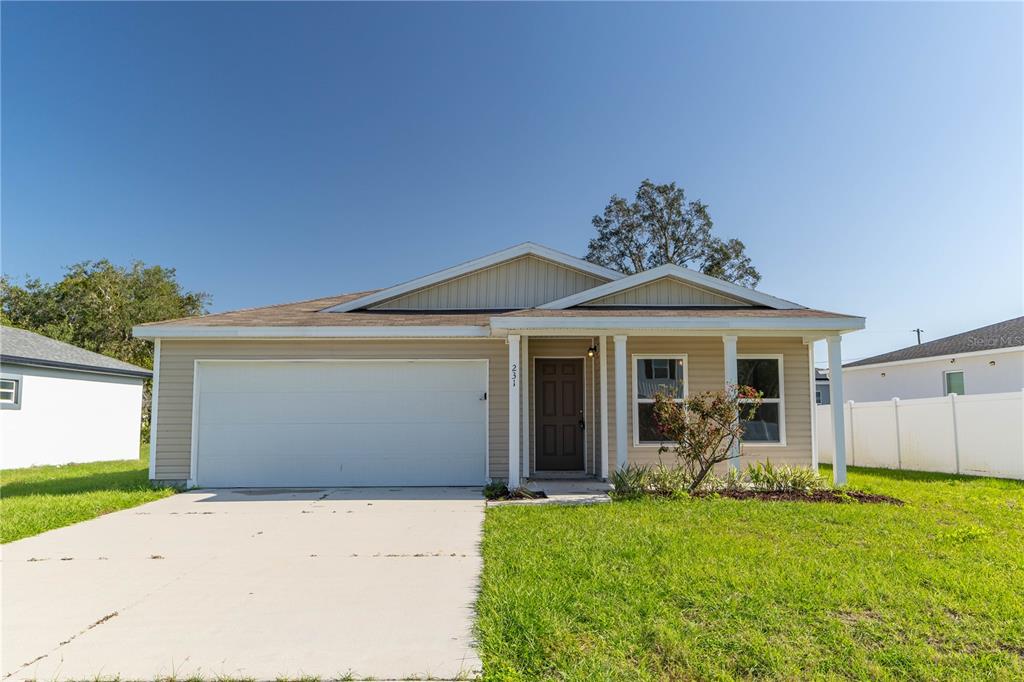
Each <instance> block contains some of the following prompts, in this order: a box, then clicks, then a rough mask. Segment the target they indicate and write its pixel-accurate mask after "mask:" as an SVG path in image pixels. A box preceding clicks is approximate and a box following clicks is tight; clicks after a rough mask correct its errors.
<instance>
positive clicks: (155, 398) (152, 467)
mask: <svg viewBox="0 0 1024 682" xmlns="http://www.w3.org/2000/svg"><path fill="white" fill-rule="evenodd" d="M159 400H160V339H157V340H156V341H154V342H153V393H152V395H151V397H150V399H149V480H151V481H155V480H156V418H157V407H158V405H157V403H158V402H159ZM194 477H195V472H190V473H189V478H194Z"/></svg>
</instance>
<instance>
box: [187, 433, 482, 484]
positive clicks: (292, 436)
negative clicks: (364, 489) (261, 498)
mask: <svg viewBox="0 0 1024 682" xmlns="http://www.w3.org/2000/svg"><path fill="white" fill-rule="evenodd" d="M483 435H484V434H483V433H482V431H481V428H480V426H479V425H477V424H395V425H393V426H391V427H389V428H388V430H387V433H386V440H385V441H384V442H382V437H381V429H380V428H379V426H378V425H375V424H249V425H246V428H244V429H238V428H237V427H235V426H233V425H209V426H204V427H203V428H202V429H201V431H200V438H201V440H202V443H203V449H202V455H203V460H202V462H200V469H201V471H200V474H201V475H205V474H207V473H210V469H209V468H207V466H206V465H207V463H208V462H212V461H214V460H221V461H225V460H226V459H239V460H242V461H240V462H238V463H239V464H241V465H242V466H244V460H247V459H248V458H249V457H255V456H258V455H260V454H261V453H264V452H267V453H270V454H272V455H278V454H280V455H281V456H286V457H295V456H302V455H304V454H306V453H309V454H311V455H317V456H319V455H330V456H333V457H340V458H344V457H346V456H349V455H361V454H365V453H376V454H377V455H378V456H379V457H383V456H386V455H388V454H389V453H393V452H403V451H405V450H412V451H414V452H416V453H417V454H418V455H420V456H423V457H429V456H434V455H447V453H452V454H458V453H462V452H474V453H477V454H479V444H480V440H481V438H482V437H483ZM411 443H414V444H415V445H414V446H413V445H410V444H411ZM228 473H230V472H228Z"/></svg>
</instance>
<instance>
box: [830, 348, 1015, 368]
mask: <svg viewBox="0 0 1024 682" xmlns="http://www.w3.org/2000/svg"><path fill="white" fill-rule="evenodd" d="M1022 352H1024V346H1008V347H1006V348H986V349H985V350H970V351H967V352H964V353H948V354H946V355H929V356H928V357H926V358H907V359H906V360H889V361H888V362H872V363H871V364H870V365H857V366H856V367H849V366H846V365H844V366H843V371H844V372H856V371H857V370H860V369H877V368H879V367H893V366H895V365H916V364H918V363H922V362H935V361H937V360H942V361H945V360H953V359H954V358H973V357H979V356H982V355H998V354H1002V353H1022Z"/></svg>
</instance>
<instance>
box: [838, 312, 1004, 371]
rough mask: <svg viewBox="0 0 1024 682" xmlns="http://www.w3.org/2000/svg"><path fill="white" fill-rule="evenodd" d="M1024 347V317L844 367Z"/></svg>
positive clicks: (847, 364)
mask: <svg viewBox="0 0 1024 682" xmlns="http://www.w3.org/2000/svg"><path fill="white" fill-rule="evenodd" d="M1016 346H1024V317H1015V318H1013V319H1012V320H1005V321H1003V322H996V323H995V324H990V325H988V326H985V327H978V328H977V329H972V330H970V331H967V332H963V333H961V334H954V335H953V336H947V337H945V338H942V339H935V340H934V341H928V342H927V343H922V344H918V345H915V346H907V347H906V348H900V349H899V350H894V351H892V352H889V353H882V354H881V355H874V356H872V357H870V358H864V359H862V360H857V361H856V362H848V363H846V364H845V365H843V367H860V366H861V365H876V364H878V363H881V362H898V361H900V360H917V359H920V358H931V357H939V356H943V355H957V354H959V353H972V352H975V351H979V350H995V349H997V348H1014V347H1016Z"/></svg>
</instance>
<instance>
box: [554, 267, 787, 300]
mask: <svg viewBox="0 0 1024 682" xmlns="http://www.w3.org/2000/svg"><path fill="white" fill-rule="evenodd" d="M664 277H669V278H672V279H676V280H679V281H681V282H684V283H686V284H692V285H694V286H697V287H699V288H701V289H706V290H709V291H713V292H715V293H718V294H722V295H723V296H728V297H730V298H738V299H741V300H744V301H748V302H750V303H754V304H758V305H766V306H768V307H769V308H775V309H777V310H800V309H803V308H804V306H802V305H799V304H797V303H793V302H792V301H787V300H785V299H782V298H777V297H775V296H769V295H768V294H763V293H761V292H760V291H755V290H754V289H748V288H746V287H741V286H740V285H738V284H733V283H732V282H726V281H725V280H722V279H718V278H717V277H710V276H708V275H705V274H703V273H700V272H697V271H695V270H690V269H689V268H684V267H681V266H679V265H673V264H667V265H659V266H658V267H656V268H652V269H650V270H644V271H643V272H638V273H637V274H635V275H629V276H628V277H622V278H621V279H617V280H614V281H612V282H608V283H607V284H602V285H601V286H597V287H594V288H592V289H587V290H586V291H581V292H579V293H578V294H573V295H572V296H566V297H565V298H560V299H558V300H556V301H551V302H550V303H545V304H544V305H541V306H537V307H538V308H544V309H547V310H564V309H566V308H571V307H573V306H576V305H580V304H582V303H587V302H589V301H595V300H597V299H599V298H604V297H605V296H610V295H611V294H617V293H619V292H621V291H626V290H627V289H632V288H634V287H637V286H641V285H643V284H648V283H650V282H653V281H655V280H658V279H662V278H664Z"/></svg>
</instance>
